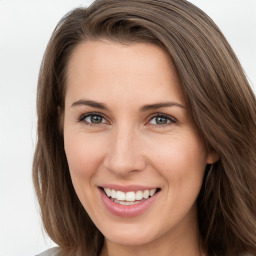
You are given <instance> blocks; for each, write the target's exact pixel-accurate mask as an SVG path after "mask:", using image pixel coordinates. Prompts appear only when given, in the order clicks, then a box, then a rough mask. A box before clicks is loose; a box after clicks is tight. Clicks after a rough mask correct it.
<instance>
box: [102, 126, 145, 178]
mask: <svg viewBox="0 0 256 256" xmlns="http://www.w3.org/2000/svg"><path fill="white" fill-rule="evenodd" d="M110 140H111V141H110V144H109V150H108V155H107V157H106V166H107V168H108V169H109V170H110V171H112V172H114V173H115V174H117V175H126V174H128V173H130V172H132V171H139V170H141V169H143V168H144V163H143V159H142V155H141V152H140V150H139V148H138V146H139V144H140V142H139V139H138V134H137V133H136V130H135V129H134V128H133V127H132V126H127V125H126V126H125V125H124V126H119V127H115V129H113V131H112V136H111V138H110Z"/></svg>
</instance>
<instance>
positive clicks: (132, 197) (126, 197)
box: [103, 188, 157, 205]
mask: <svg viewBox="0 0 256 256" xmlns="http://www.w3.org/2000/svg"><path fill="white" fill-rule="evenodd" d="M103 190H104V192H105V193H106V195H107V196H108V197H109V198H110V199H112V201H113V202H115V203H118V204H122V205H133V204H137V203H139V202H141V201H143V200H145V199H148V198H149V197H152V196H153V195H154V194H155V193H156V192H157V189H156V188H154V189H150V190H148V189H147V190H139V191H136V192H135V191H129V192H126V193H125V192H123V191H119V190H114V189H110V188H103Z"/></svg>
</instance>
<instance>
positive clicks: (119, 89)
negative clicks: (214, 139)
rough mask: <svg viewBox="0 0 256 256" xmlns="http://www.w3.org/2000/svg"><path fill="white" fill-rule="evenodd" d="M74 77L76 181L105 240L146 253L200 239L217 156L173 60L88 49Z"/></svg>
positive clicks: (142, 46) (70, 130)
mask: <svg viewBox="0 0 256 256" xmlns="http://www.w3.org/2000/svg"><path fill="white" fill-rule="evenodd" d="M67 75H68V77H67V91H66V98H65V113H64V141H65V152H66V156H67V160H68V164H69V168H70V174H71V178H72V182H73V185H74V188H75V190H76V193H77V195H78V197H79V199H80V201H81V203H82V204H83V206H84V208H85V210H86V211H87V213H88V214H89V216H90V217H91V219H92V221H93V222H94V223H95V225H96V226H97V227H98V229H99V230H100V231H101V232H102V233H103V235H104V236H105V238H106V240H107V241H109V242H111V243H115V244H119V245H143V244H148V243H150V242H154V241H161V240H163V239H165V240H166V239H167V240H168V238H172V239H177V240H179V239H184V238H185V237H187V236H189V235H190V234H192V233H193V235H194V233H195V232H196V230H197V221H196V219H197V217H196V204H195V203H196V199H197V196H198V193H199V191H200V188H201V185H202V179H203V175H204V170H205V167H206V164H207V163H209V164H210V163H213V162H214V156H213V154H211V153H208V152H207V151H206V148H205V146H204V144H203V142H202V140H201V138H200V135H199V134H198V132H197V129H196V127H195V125H194V123H193V120H192V118H191V115H190V113H189V109H188V106H187V105H186V102H185V98H184V95H183V93H182V91H181V89H180V87H181V86H180V82H179V79H178V77H177V75H176V73H175V69H174V67H173V65H172V63H171V62H170V59H169V58H168V56H167V54H166V53H165V52H164V51H163V50H162V49H160V48H159V47H158V46H155V45H151V44H146V43H134V44H130V45H128V46H125V45H121V44H118V43H114V42H109V41H94V42H91V41H88V42H85V43H82V44H80V45H79V46H77V48H76V49H75V50H74V52H73V55H72V56H71V59H70V62H69V66H68V72H67ZM107 194H108V195H107Z"/></svg>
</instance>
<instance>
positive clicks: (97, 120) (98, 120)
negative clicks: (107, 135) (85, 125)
mask: <svg viewBox="0 0 256 256" xmlns="http://www.w3.org/2000/svg"><path fill="white" fill-rule="evenodd" d="M91 122H92V123H94V124H99V123H101V122H102V117H100V116H96V115H94V116H91Z"/></svg>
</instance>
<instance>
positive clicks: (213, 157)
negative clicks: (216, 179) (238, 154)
mask: <svg viewBox="0 0 256 256" xmlns="http://www.w3.org/2000/svg"><path fill="white" fill-rule="evenodd" d="M219 159H220V156H219V154H218V153H217V152H216V151H215V150H210V151H209V152H208V155H207V159H206V162H207V164H214V163H216V162H217V161H218V160H219Z"/></svg>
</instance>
